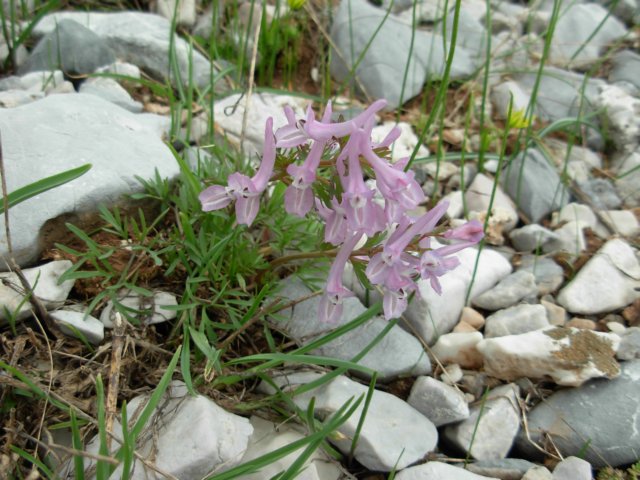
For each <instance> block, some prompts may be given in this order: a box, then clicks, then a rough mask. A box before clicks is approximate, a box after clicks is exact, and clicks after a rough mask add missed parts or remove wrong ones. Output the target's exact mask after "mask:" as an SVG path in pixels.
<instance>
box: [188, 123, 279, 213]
mask: <svg viewBox="0 0 640 480" xmlns="http://www.w3.org/2000/svg"><path fill="white" fill-rule="evenodd" d="M275 160H276V145H275V138H274V135H273V118H271V117H269V118H268V119H267V123H266V125H265V131H264V151H263V154H262V162H260V167H259V168H258V171H257V173H256V174H255V175H254V176H253V177H252V178H249V177H247V176H246V175H243V174H242V173H238V172H236V173H232V174H231V175H229V178H228V179H227V186H226V187H223V186H221V185H213V186H211V187H208V188H206V189H205V190H203V191H202V192H201V193H200V195H199V196H198V198H199V200H200V203H201V204H202V210H203V211H205V212H210V211H212V210H220V209H221V208H224V207H226V206H227V205H229V204H230V203H231V202H233V201H234V200H235V202H236V218H237V220H238V223H240V224H244V225H251V224H252V223H253V221H254V220H255V218H256V215H257V214H258V210H259V209H260V195H261V194H262V192H264V191H265V190H266V188H267V184H268V183H269V179H270V178H271V175H272V174H273V167H274V165H275Z"/></svg>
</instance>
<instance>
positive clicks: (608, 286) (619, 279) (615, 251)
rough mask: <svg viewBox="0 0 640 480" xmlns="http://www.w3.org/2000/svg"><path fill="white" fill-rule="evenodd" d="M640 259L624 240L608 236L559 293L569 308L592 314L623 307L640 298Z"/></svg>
mask: <svg viewBox="0 0 640 480" xmlns="http://www.w3.org/2000/svg"><path fill="white" fill-rule="evenodd" d="M638 287H640V263H639V262H638V259H637V258H636V256H635V254H634V250H633V249H632V248H631V247H630V246H629V245H628V244H627V243H626V242H624V241H623V240H620V239H614V240H609V241H608V242H607V243H606V244H605V245H604V246H603V247H602V248H601V249H600V250H599V251H598V252H597V253H596V255H594V256H593V258H591V259H590V260H589V261H588V262H587V263H586V264H585V265H584V266H583V267H582V269H581V270H580V271H579V272H578V274H577V275H576V276H575V278H574V279H573V280H572V281H571V282H569V283H568V284H567V285H566V286H565V287H564V288H563V289H562V290H561V291H560V293H559V294H558V303H559V304H560V305H562V306H563V307H564V308H566V309H567V310H568V311H569V312H572V313H577V314H583V315H592V314H598V313H605V312H611V311H615V310H618V309H620V308H624V307H626V306H627V305H629V304H631V303H632V302H633V301H634V300H636V299H637V298H640V290H638Z"/></svg>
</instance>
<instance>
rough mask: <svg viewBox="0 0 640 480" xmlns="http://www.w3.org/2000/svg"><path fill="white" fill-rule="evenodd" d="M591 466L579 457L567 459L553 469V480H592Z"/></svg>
mask: <svg viewBox="0 0 640 480" xmlns="http://www.w3.org/2000/svg"><path fill="white" fill-rule="evenodd" d="M592 478H593V477H592V475H591V465H590V464H589V462H586V461H584V460H583V459H581V458H578V457H567V458H565V459H564V460H562V461H561V462H560V463H559V464H558V465H556V468H554V469H553V480H591V479H592Z"/></svg>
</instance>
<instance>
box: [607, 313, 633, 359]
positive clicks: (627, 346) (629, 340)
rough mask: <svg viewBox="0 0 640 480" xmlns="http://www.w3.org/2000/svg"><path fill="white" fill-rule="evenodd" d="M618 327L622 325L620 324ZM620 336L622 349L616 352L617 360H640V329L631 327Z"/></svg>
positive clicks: (619, 348)
mask: <svg viewBox="0 0 640 480" xmlns="http://www.w3.org/2000/svg"><path fill="white" fill-rule="evenodd" d="M610 323H611V322H610ZM607 325H608V324H607ZM616 325H620V324H619V323H618V324H616ZM619 335H620V347H618V351H617V352H616V358H618V360H633V359H636V358H640V328H638V327H629V328H627V329H625V330H624V331H622V332H621V333H619Z"/></svg>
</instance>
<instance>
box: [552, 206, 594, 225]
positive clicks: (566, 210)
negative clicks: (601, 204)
mask: <svg viewBox="0 0 640 480" xmlns="http://www.w3.org/2000/svg"><path fill="white" fill-rule="evenodd" d="M553 217H554V218H553V224H554V225H558V224H560V223H563V222H583V223H584V225H586V226H588V227H589V228H590V229H591V230H595V229H596V225H597V224H598V217H596V214H595V213H594V212H593V210H592V209H591V207H589V206H588V205H584V204H582V203H574V202H572V203H568V204H566V205H565V206H564V207H562V209H561V210H560V212H558V214H557V215H556V214H554V216H553Z"/></svg>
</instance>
